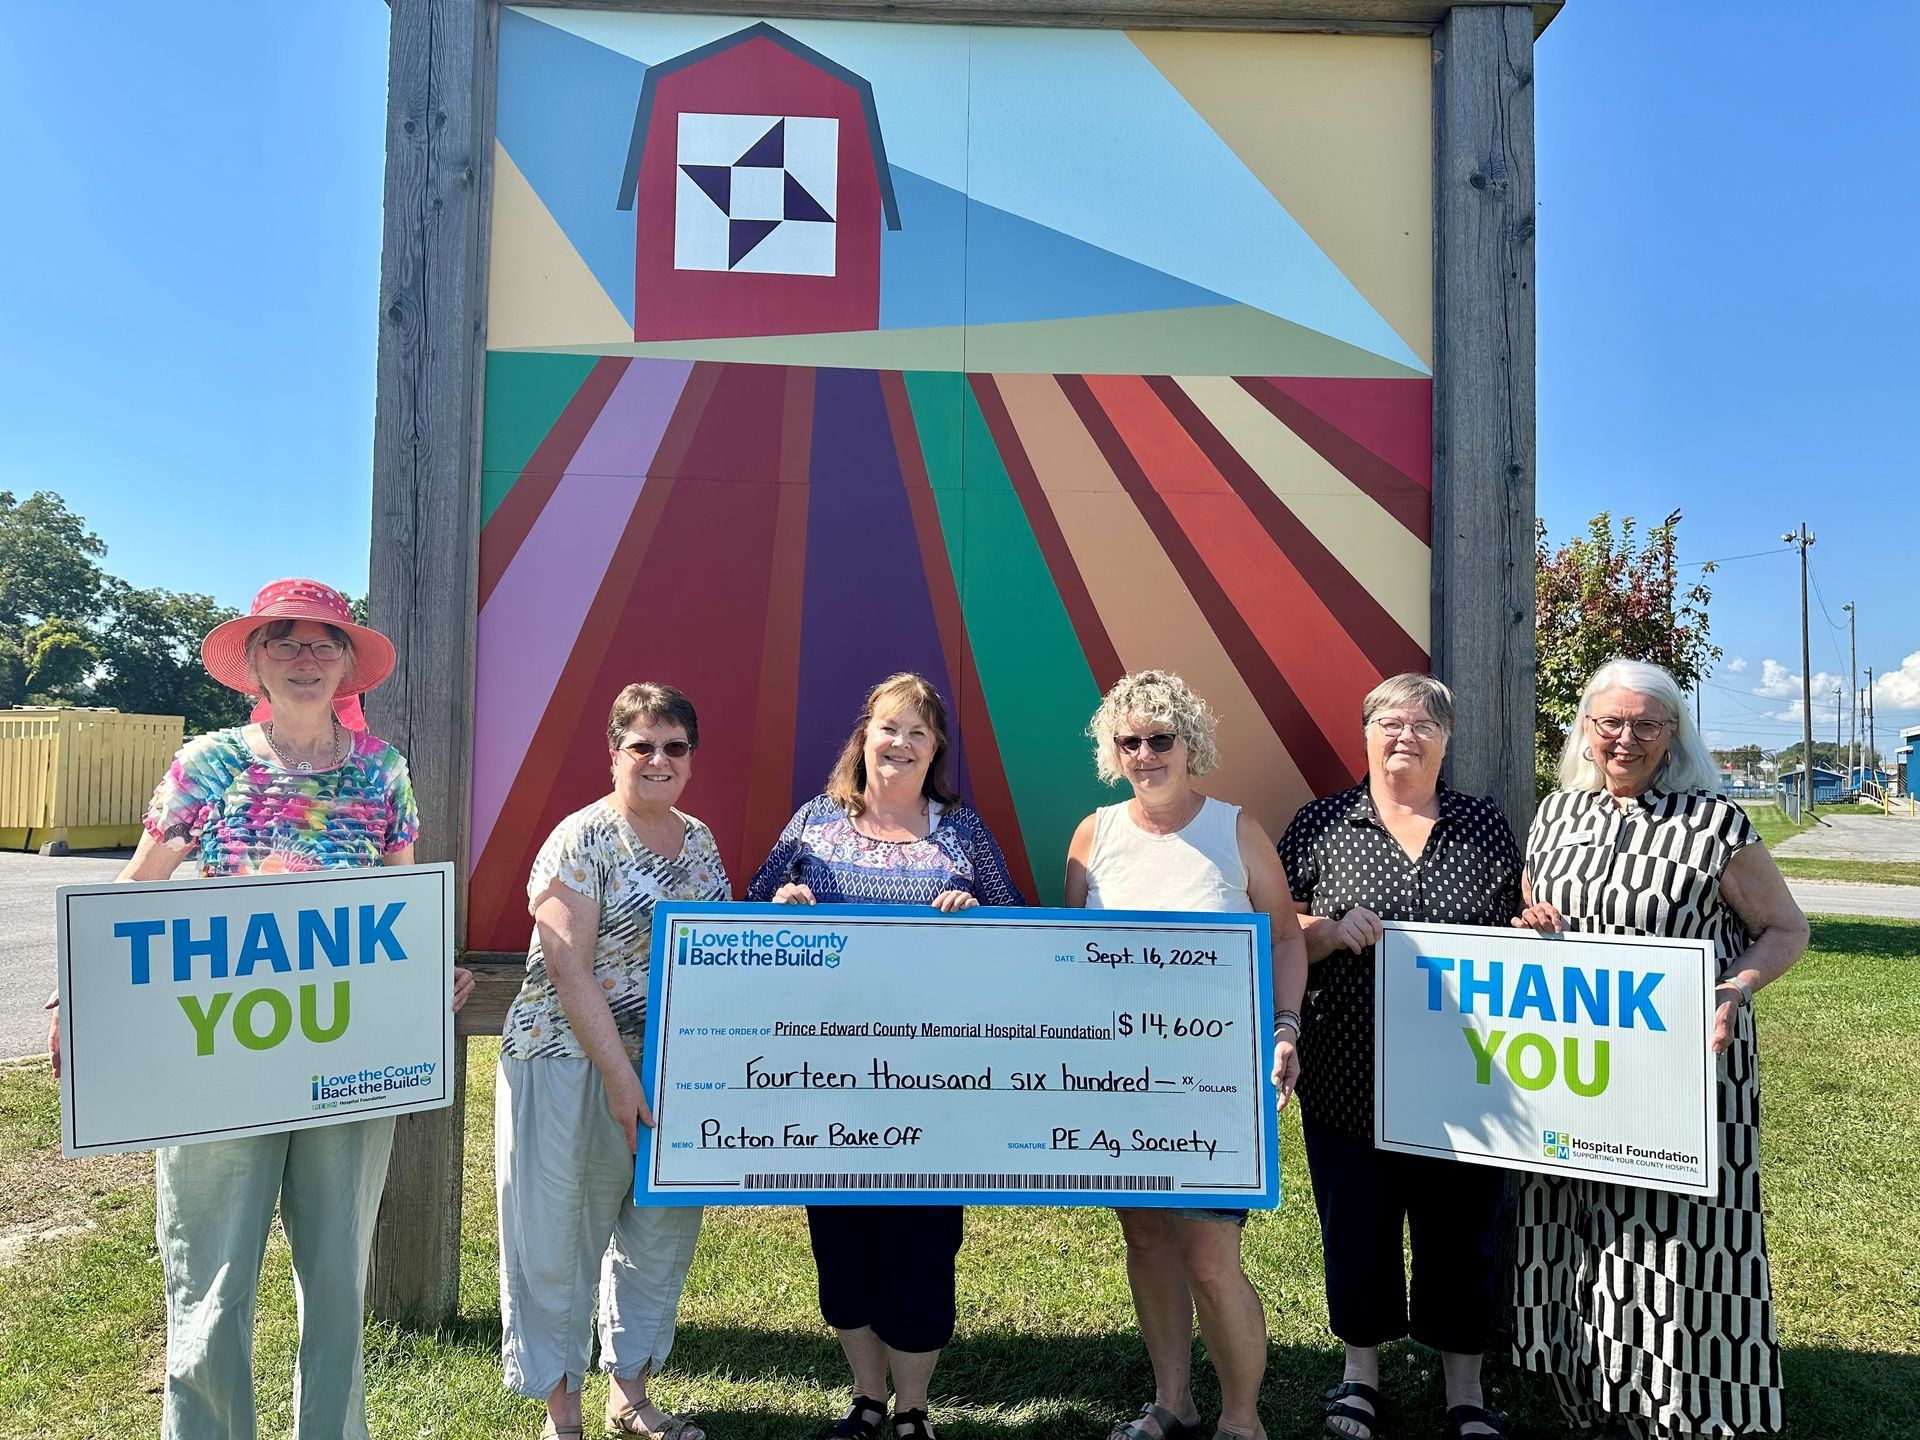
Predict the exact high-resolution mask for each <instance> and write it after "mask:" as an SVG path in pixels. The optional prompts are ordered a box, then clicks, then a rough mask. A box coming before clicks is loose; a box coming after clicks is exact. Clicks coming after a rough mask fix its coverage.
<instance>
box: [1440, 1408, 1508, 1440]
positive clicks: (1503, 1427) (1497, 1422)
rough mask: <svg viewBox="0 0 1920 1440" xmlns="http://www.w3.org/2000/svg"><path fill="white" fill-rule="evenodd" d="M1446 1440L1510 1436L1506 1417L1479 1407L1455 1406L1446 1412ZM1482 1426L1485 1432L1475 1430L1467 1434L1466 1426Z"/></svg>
mask: <svg viewBox="0 0 1920 1440" xmlns="http://www.w3.org/2000/svg"><path fill="white" fill-rule="evenodd" d="M1446 1418H1447V1440H1482V1437H1483V1436H1485V1435H1488V1434H1493V1435H1510V1434H1512V1433H1513V1432H1512V1430H1511V1429H1509V1427H1508V1425H1507V1417H1506V1416H1504V1415H1496V1414H1495V1413H1494V1412H1493V1411H1491V1410H1487V1409H1484V1408H1482V1407H1481V1406H1479V1405H1456V1406H1454V1407H1453V1408H1452V1409H1451V1410H1449V1411H1447V1417H1446ZM1469 1425H1484V1426H1486V1427H1487V1428H1486V1429H1485V1430H1476V1431H1474V1432H1473V1433H1471V1434H1469V1433H1468V1432H1467V1426H1469Z"/></svg>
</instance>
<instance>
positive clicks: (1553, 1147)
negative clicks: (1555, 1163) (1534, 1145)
mask: <svg viewBox="0 0 1920 1440" xmlns="http://www.w3.org/2000/svg"><path fill="white" fill-rule="evenodd" d="M1540 1150H1541V1154H1542V1155H1544V1156H1545V1158H1547V1159H1548V1160H1570V1159H1572V1158H1573V1136H1572V1135H1571V1134H1569V1133H1568V1132H1567V1131H1565V1130H1543V1131H1541V1132H1540Z"/></svg>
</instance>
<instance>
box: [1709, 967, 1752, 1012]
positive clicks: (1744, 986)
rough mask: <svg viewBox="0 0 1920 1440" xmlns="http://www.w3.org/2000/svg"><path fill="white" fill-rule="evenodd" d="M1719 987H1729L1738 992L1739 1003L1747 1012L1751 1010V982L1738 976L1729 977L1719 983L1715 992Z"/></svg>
mask: <svg viewBox="0 0 1920 1440" xmlns="http://www.w3.org/2000/svg"><path fill="white" fill-rule="evenodd" d="M1721 985H1731V986H1732V987H1733V988H1734V989H1735V990H1738V991H1739V992H1740V1003H1741V1004H1742V1005H1745V1006H1746V1007H1747V1008H1748V1009H1749V1010H1751V1009H1752V1008H1753V982H1752V981H1751V980H1748V979H1746V978H1745V977H1744V976H1740V975H1729V976H1728V977H1727V978H1726V979H1724V980H1722V981H1721V982H1720V985H1716V986H1715V987H1714V988H1715V989H1716V990H1717V989H1719V988H1720V986H1721Z"/></svg>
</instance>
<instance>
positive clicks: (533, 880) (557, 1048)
mask: <svg viewBox="0 0 1920 1440" xmlns="http://www.w3.org/2000/svg"><path fill="white" fill-rule="evenodd" d="M673 813H674V814H676V815H680V812H679V811H678V810H676V811H674V812H673ZM680 819H681V821H682V822H683V823H684V824H685V825H686V839H685V840H684V841H683V842H682V844H681V846H680V854H679V855H678V856H677V857H675V858H674V859H672V860H669V859H668V858H667V857H666V856H664V855H662V854H660V853H659V851H657V850H649V849H648V848H647V847H646V846H645V845H643V844H641V843H640V837H639V836H637V835H635V834H634V833H633V827H632V826H631V825H629V824H627V822H626V818H625V817H624V816H623V815H621V814H620V813H619V812H618V811H616V810H615V809H614V808H613V807H612V806H611V805H609V804H608V803H607V802H606V801H605V800H596V801H594V802H593V804H591V805H589V806H587V808H586V809H584V810H576V811H574V812H573V814H571V815H569V816H567V818H566V819H564V820H562V821H561V822H560V823H559V824H558V825H556V826H554V827H553V833H552V834H551V835H549V836H548V837H547V843H546V844H544V845H542V846H541V847H540V853H539V855H537V856H535V857H534V861H533V874H531V875H530V876H528V877H527V908H528V909H529V910H531V909H532V908H533V907H534V906H535V905H536V904H537V903H538V902H539V901H540V900H541V899H542V898H544V897H545V895H546V893H547V889H548V887H549V886H551V885H552V884H553V883H554V882H555V881H558V882H559V883H560V884H562V885H564V886H566V887H567V888H568V889H569V890H572V891H575V892H577V893H578V894H581V895H584V896H585V897H586V898H587V899H589V900H591V901H593V902H594V903H595V904H596V905H598V906H599V907H600V924H599V930H598V932H597V934H596V936H595V938H594V942H593V978H594V979H596V980H598V981H599V982H600V992H601V994H603V995H604V996H605V997H606V1000H607V1008H608V1009H609V1010H611V1011H612V1012H613V1023H614V1025H615V1026H616V1027H617V1028H618V1029H619V1031H620V1039H621V1040H622V1041H623V1042H624V1043H625V1044H626V1047H627V1054H628V1055H630V1056H633V1057H634V1058H635V1059H638V1058H639V1056H640V1048H641V1046H640V1042H641V1040H642V1039H643V1038H644V1036H645V1035H646V1030H647V976H648V974H649V973H650V969H651V967H650V965H649V963H648V962H649V960H650V959H651V951H652V948H653V906H654V902H655V901H657V900H731V899H732V898H733V889H732V887H731V886H730V885H729V884H728V883H727V870H726V866H724V865H722V864H721V863H720V850H719V848H718V847H717V846H716V845H715V844H714V843H713V832H712V831H710V830H708V829H707V827H706V826H705V825H703V824H701V823H700V821H698V820H696V819H694V818H693V817H692V816H691V815H680ZM500 1049H501V1053H502V1054H505V1055H511V1056H512V1057H513V1058H514V1059H516V1060H545V1059H570V1058H574V1057H578V1056H580V1055H582V1054H583V1053H584V1052H583V1051H582V1050H581V1049H580V1042H579V1041H578V1040H576V1039H575V1038H574V1034H573V1026H572V1025H570V1024H569V1023H567V1012H566V1011H565V1010H563V1009H562V1008H561V1007H560V996H559V994H558V992H556V991H555V990H554V988H553V981H552V979H551V978H550V977H549V976H548V974H547V957H546V952H545V951H544V950H543V949H542V947H541V944H540V931H539V928H538V927H537V926H536V927H535V929H534V932H533V940H532V943H530V944H529V945H528V947H527V978H526V980H525V981H524V982H522V984H521V986H520V993H519V994H518V995H516V996H514V997H513V1004H512V1005H510V1006H509V1007H508V1008H507V1024H506V1029H505V1031H504V1032H503V1034H502V1036H501V1040H500Z"/></svg>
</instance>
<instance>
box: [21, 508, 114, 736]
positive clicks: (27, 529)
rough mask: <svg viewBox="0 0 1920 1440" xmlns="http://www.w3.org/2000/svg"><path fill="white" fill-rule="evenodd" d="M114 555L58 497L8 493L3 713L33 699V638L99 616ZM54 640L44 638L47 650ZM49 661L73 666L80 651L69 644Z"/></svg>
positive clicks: (63, 644)
mask: <svg viewBox="0 0 1920 1440" xmlns="http://www.w3.org/2000/svg"><path fill="white" fill-rule="evenodd" d="M106 552H107V547H106V545H105V544H103V543H102V541H101V539H100V537H99V536H98V535H95V534H94V533H93V532H92V531H90V530H88V529H87V525H86V521H84V520H82V519H81V518H80V517H79V516H78V515H75V514H74V513H73V512H72V511H71V510H69V509H67V502H66V501H65V500H63V499H61V498H60V497H59V496H58V495H56V494H54V493H53V492H52V491H50V490H36V491H35V492H34V493H33V494H32V495H29V496H28V497H27V498H26V499H25V500H17V499H15V498H14V494H13V492H12V491H11V490H0V706H6V705H17V704H19V703H20V702H21V701H23V700H25V699H26V698H27V695H28V687H29V678H28V677H29V674H30V673H31V672H32V670H33V668H34V663H35V657H34V653H33V652H34V648H35V647H34V644H33V643H32V642H30V641H29V640H28V635H27V632H28V631H30V630H33V629H34V628H35V627H36V626H42V625H45V624H47V623H48V622H50V621H56V620H59V621H66V622H68V623H69V624H70V625H71V626H72V627H73V628H74V629H75V630H76V631H77V630H80V629H84V628H85V627H87V626H88V625H89V624H90V623H91V622H92V621H93V620H94V619H95V617H96V616H97V615H98V613H99V601H100V586H101V579H102V577H101V573H100V567H99V565H98V564H97V563H95V562H96V561H97V560H98V559H99V557H100V556H102V555H104V554H106ZM63 633H64V632H63ZM50 638H51V636H48V635H43V636H42V637H41V643H42V644H44V643H45V642H47V641H48V640H49V639H50ZM41 658H42V661H43V662H50V663H52V664H53V665H55V666H56V667H61V666H70V665H72V664H73V663H75V661H76V659H77V652H76V651H75V649H74V647H73V644H72V642H71V638H69V639H68V640H62V641H58V642H55V643H54V644H53V647H52V649H50V650H48V652H47V653H46V654H45V655H44V656H42V657H41ZM62 678H64V672H63V677H62Z"/></svg>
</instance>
